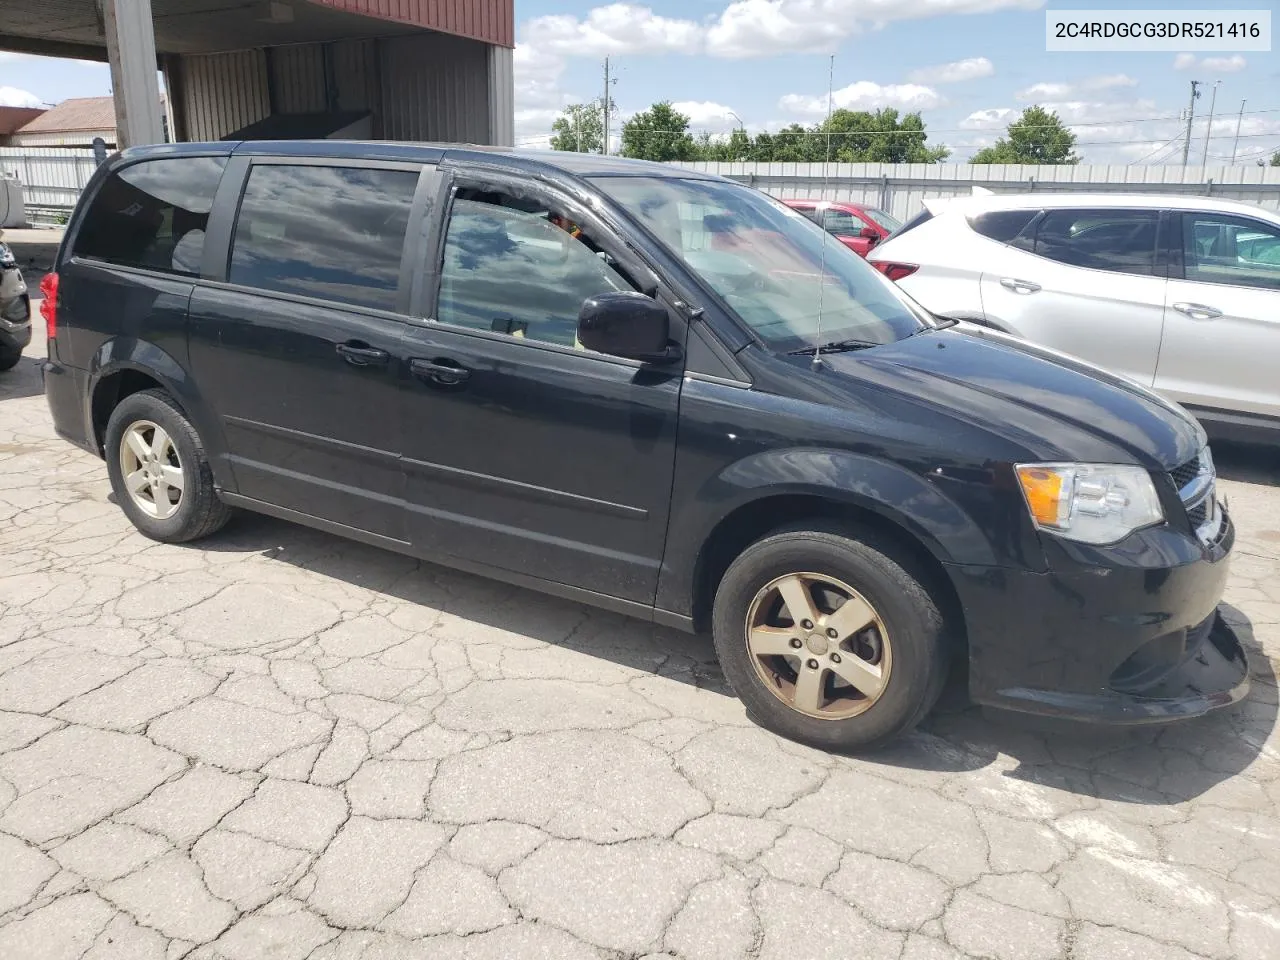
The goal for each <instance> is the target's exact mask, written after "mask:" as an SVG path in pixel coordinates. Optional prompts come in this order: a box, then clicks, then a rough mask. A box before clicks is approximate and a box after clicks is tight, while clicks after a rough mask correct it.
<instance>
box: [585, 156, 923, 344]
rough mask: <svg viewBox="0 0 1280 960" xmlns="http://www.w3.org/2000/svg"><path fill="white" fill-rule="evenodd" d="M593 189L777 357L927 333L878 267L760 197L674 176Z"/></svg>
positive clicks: (610, 180)
mask: <svg viewBox="0 0 1280 960" xmlns="http://www.w3.org/2000/svg"><path fill="white" fill-rule="evenodd" d="M592 182H593V183H595V185H596V186H597V187H599V188H600V189H601V190H602V191H604V192H605V193H606V194H608V195H609V196H610V197H612V198H613V199H614V200H616V201H617V202H618V203H619V204H620V205H621V206H623V207H624V208H625V209H626V210H627V211H628V212H629V213H630V214H632V216H634V217H636V218H637V219H639V220H640V221H641V222H642V223H643V224H644V225H645V226H646V227H648V228H649V229H650V230H651V231H652V232H653V233H654V234H655V235H656V236H657V237H658V238H659V239H660V240H662V241H663V242H664V243H665V244H667V245H668V246H669V247H670V248H671V250H672V252H673V253H675V254H676V255H677V256H678V257H679V258H680V259H681V260H683V261H684V262H685V263H686V264H688V266H689V267H690V269H691V270H693V271H694V272H695V273H697V274H698V276H700V277H701V278H702V279H703V280H704V281H705V282H706V284H707V285H708V286H709V287H710V288H711V289H712V290H714V291H715V293H716V294H718V295H719V297H720V299H721V300H723V301H724V303H725V304H726V305H727V306H728V307H729V308H730V309H732V310H733V311H734V312H735V313H736V314H737V315H738V316H739V317H740V318H741V319H742V321H743V322H744V323H746V324H747V325H748V326H749V327H751V329H752V330H754V331H755V333H756V334H757V335H758V336H759V337H760V338H761V339H762V340H764V341H765V342H766V343H768V344H769V346H770V347H772V348H773V349H775V350H777V351H779V352H791V351H795V350H800V349H804V348H812V347H818V346H820V345H824V344H836V343H850V342H855V341H856V342H857V343H859V344H861V345H865V346H878V345H881V344H886V343H893V342H895V341H897V340H901V339H902V338H904V337H909V336H911V335H912V334H913V333H918V332H919V331H920V330H923V329H926V325H925V323H924V321H922V320H921V318H920V317H919V316H917V315H916V314H915V313H914V312H913V311H912V309H911V308H910V307H909V306H908V305H907V303H906V301H905V300H904V299H903V298H900V297H899V296H898V294H897V292H896V291H895V290H894V289H893V288H892V286H890V285H889V282H888V281H887V280H885V279H884V278H883V277H881V276H880V275H879V274H877V273H876V271H875V268H873V267H872V266H870V265H869V264H868V263H867V262H866V261H865V260H863V259H862V258H861V257H859V256H858V255H857V254H856V253H854V252H853V251H851V250H849V249H848V248H847V247H845V246H844V245H843V244H841V243H840V242H839V241H837V240H834V239H833V238H831V237H830V236H828V235H827V234H826V232H825V231H823V230H822V229H821V228H819V227H817V226H816V225H815V224H814V223H813V222H812V221H811V220H809V219H807V218H806V217H805V216H804V215H803V214H801V213H799V212H797V211H795V210H792V209H790V208H789V207H787V206H785V205H784V204H782V203H781V202H779V201H777V200H774V199H773V198H772V197H769V196H767V195H765V194H763V193H761V192H759V191H758V190H752V189H750V188H748V187H744V186H739V185H738V184H735V183H727V182H724V181H718V180H683V179H679V178H675V177H671V178H667V177H606V176H599V177H595V178H593V181H592ZM824 247H825V250H824ZM824 264H825V270H824ZM819 316H821V322H819Z"/></svg>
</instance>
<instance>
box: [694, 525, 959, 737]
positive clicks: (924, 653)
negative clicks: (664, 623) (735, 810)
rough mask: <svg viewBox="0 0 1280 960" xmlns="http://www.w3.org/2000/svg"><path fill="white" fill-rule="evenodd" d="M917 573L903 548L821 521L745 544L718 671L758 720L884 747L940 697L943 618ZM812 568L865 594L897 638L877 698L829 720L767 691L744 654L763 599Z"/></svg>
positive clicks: (725, 600) (724, 601) (718, 632)
mask: <svg viewBox="0 0 1280 960" xmlns="http://www.w3.org/2000/svg"><path fill="white" fill-rule="evenodd" d="M915 566H916V565H915V564H914V563H913V562H912V561H911V559H910V558H909V557H908V556H907V555H906V554H905V552H904V551H902V550H900V549H897V548H895V545H894V544H893V543H891V542H887V541H885V540H883V539H882V538H880V537H878V536H876V535H874V534H872V533H870V532H866V531H859V530H854V529H851V528H844V527H839V526H828V525H825V524H821V523H817V522H810V523H807V524H803V525H802V526H801V527H799V528H793V529H784V530H780V531H778V532H775V533H773V534H771V535H769V536H766V537H764V538H763V539H761V540H758V541H756V542H755V543H753V544H752V545H751V546H749V547H747V549H746V550H744V551H743V552H742V553H741V554H740V555H739V556H738V558H737V559H736V560H734V561H733V563H732V564H730V566H729V569H728V570H727V571H726V572H725V575H724V577H723V579H722V580H721V581H720V586H719V588H718V589H717V591H716V597H715V604H714V608H713V611H712V631H713V635H714V641H715V646H716V652H717V654H718V655H719V658H720V666H721V668H722V669H723V670H724V673H725V676H726V678H727V679H728V680H729V683H730V684H731V685H732V687H733V689H734V692H735V693H737V695H738V697H739V698H740V699H741V700H742V701H743V703H744V705H745V706H746V708H747V713H748V714H749V715H750V716H751V718H752V719H753V720H755V722H757V723H759V724H760V725H761V726H763V727H765V728H767V729H769V730H772V731H773V732H774V733H777V734H780V735H781V736H784V737H787V738H788V739H791V740H796V741H798V742H800V743H804V744H808V745H809V746H813V747H818V748H819V749H823V750H835V751H853V750H867V749H871V748H874V747H878V746H881V745H883V744H885V743H887V742H888V741H890V740H892V739H894V738H895V737H898V736H900V735H901V734H903V733H906V732H907V731H909V730H911V729H912V728H913V727H915V726H916V724H918V723H919V722H920V721H921V720H923V719H924V717H925V715H926V714H928V712H929V711H930V710H931V709H932V708H933V706H934V704H935V703H936V702H937V699H938V696H939V695H940V694H941V692H942V688H943V685H944V683H945V681H946V678H947V670H948V661H949V655H948V645H947V643H946V634H945V629H944V622H943V617H942V614H941V613H940V612H939V609H938V604H937V603H936V602H935V601H934V599H933V598H932V597H931V596H930V594H929V591H928V590H927V589H926V588H925V587H924V586H923V584H924V583H927V582H928V577H927V576H926V575H925V574H924V573H923V572H921V571H918V570H916V569H915ZM806 571H807V572H812V573H817V574H822V575H825V576H831V577H833V578H835V579H838V580H840V581H843V582H844V583H845V584H847V585H848V586H850V587H852V588H853V589H854V590H856V591H857V592H858V593H860V594H861V595H862V596H863V597H864V598H865V599H866V600H867V602H868V603H869V604H870V605H871V607H872V608H873V609H874V611H875V613H876V614H877V615H878V616H879V617H880V619H881V621H882V622H883V624H884V626H885V628H886V630H887V633H888V636H889V638H890V639H889V643H890V645H891V651H892V667H891V669H890V670H889V675H888V679H887V681H886V682H885V685H884V688H883V690H882V692H881V693H880V695H879V698H878V699H875V700H874V702H872V703H871V705H870V706H869V707H866V708H865V710H864V712H862V713H859V714H858V715H856V716H851V717H847V718H844V719H824V718H819V717H815V716H810V715H808V714H806V713H802V712H800V711H798V710H796V709H794V708H793V707H792V706H791V705H789V704H788V703H786V702H784V701H783V700H782V699H780V698H779V696H778V695H775V693H774V692H773V691H772V690H771V689H770V688H769V687H768V686H766V683H765V681H764V680H763V679H762V678H761V677H760V675H759V674H758V673H757V671H756V669H755V658H754V657H753V656H752V654H751V653H750V652H749V650H748V648H747V637H746V618H747V615H748V612H749V610H750V607H751V604H752V601H753V600H754V598H755V597H756V595H757V593H758V592H759V591H760V590H761V589H762V588H764V587H765V586H766V585H768V584H769V583H770V582H771V581H774V580H775V579H776V578H779V577H784V576H787V575H789V574H794V573H800V572H806ZM806 656H807V654H806ZM772 662H776V661H772Z"/></svg>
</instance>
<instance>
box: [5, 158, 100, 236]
mask: <svg viewBox="0 0 1280 960" xmlns="http://www.w3.org/2000/svg"><path fill="white" fill-rule="evenodd" d="M96 168H97V164H96V162H95V161H94V159H93V150H92V149H91V148H87V147H85V148H67V147H0V171H2V172H4V173H7V174H9V175H11V176H16V177H17V178H18V180H19V181H21V183H22V199H23V202H24V203H25V204H26V208H27V220H28V221H31V222H33V223H35V222H49V221H51V220H57V219H58V218H59V215H60V214H64V213H70V212H71V209H72V208H73V207H74V206H75V205H76V200H78V199H79V197H80V191H81V190H83V189H84V185H85V184H86V183H88V182H89V178H90V177H91V176H93V171H94V170H95V169H96Z"/></svg>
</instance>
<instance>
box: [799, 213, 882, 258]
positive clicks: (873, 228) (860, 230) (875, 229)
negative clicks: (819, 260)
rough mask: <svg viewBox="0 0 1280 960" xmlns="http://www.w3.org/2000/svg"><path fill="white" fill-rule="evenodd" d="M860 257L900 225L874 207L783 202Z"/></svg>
mask: <svg viewBox="0 0 1280 960" xmlns="http://www.w3.org/2000/svg"><path fill="white" fill-rule="evenodd" d="M782 202H783V203H785V204H786V205H787V206H788V207H790V208H791V209H792V210H798V211H799V212H800V213H802V214H804V215H805V216H806V217H808V218H809V219H810V220H812V221H813V222H814V223H816V224H817V225H818V226H820V227H822V228H823V229H824V230H826V231H827V233H829V234H831V235H832V236H833V237H835V238H836V239H837V240H839V241H840V242H841V243H843V244H844V245H845V246H846V247H848V248H849V249H850V250H852V251H853V252H854V253H856V254H857V255H858V256H860V257H865V256H866V255H867V254H868V253H870V252H871V248H872V247H874V246H875V245H876V244H877V243H880V242H881V241H882V240H884V239H885V237H887V236H889V234H891V233H893V231H895V230H897V229H898V228H899V227H901V226H902V221H900V220H899V219H898V218H897V217H895V216H893V215H892V214H888V213H885V212H884V211H883V210H879V209H877V208H876V207H867V206H863V205H862V204H860V203H847V202H845V201H840V200H783V201H782Z"/></svg>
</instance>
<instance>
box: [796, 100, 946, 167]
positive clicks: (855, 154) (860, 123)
mask: <svg viewBox="0 0 1280 960" xmlns="http://www.w3.org/2000/svg"><path fill="white" fill-rule="evenodd" d="M815 132H816V133H817V134H819V136H818V137H817V138H815V139H818V140H820V141H822V142H821V144H820V146H819V153H820V154H821V156H820V157H819V159H825V157H826V152H827V147H826V143H825V138H824V137H823V136H822V135H823V134H826V133H828V132H829V133H830V134H831V159H832V160H836V161H839V162H840V163H941V162H942V161H943V160H945V159H946V158H947V157H949V156H950V155H951V151H950V150H948V149H947V148H946V147H943V146H938V147H929V146H927V145H926V144H927V141H928V139H929V136H928V134H926V133H925V130H924V120H923V119H922V118H921V116H920V114H918V113H908V114H905V115H903V116H901V117H899V116H898V111H897V110H895V109H893V108H892V107H886V108H884V109H882V110H877V111H876V112H875V113H870V112H868V111H865V110H856V111H855V110H836V111H835V112H834V113H832V114H831V118H830V119H829V120H824V121H823V122H822V123H820V124H819V125H818V126H817V127H816V128H815Z"/></svg>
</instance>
